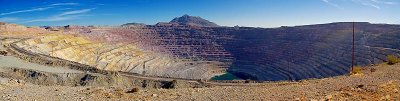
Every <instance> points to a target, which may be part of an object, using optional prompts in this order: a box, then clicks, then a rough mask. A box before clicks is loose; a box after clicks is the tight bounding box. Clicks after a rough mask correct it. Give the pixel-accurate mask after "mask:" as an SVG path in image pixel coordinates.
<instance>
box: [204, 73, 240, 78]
mask: <svg viewBox="0 0 400 101" xmlns="http://www.w3.org/2000/svg"><path fill="white" fill-rule="evenodd" d="M211 80H241V79H240V78H239V77H237V76H235V75H233V74H231V73H225V74H223V75H219V76H214V77H212V78H211Z"/></svg>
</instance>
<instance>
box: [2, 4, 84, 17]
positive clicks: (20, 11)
mask: <svg viewBox="0 0 400 101" xmlns="http://www.w3.org/2000/svg"><path fill="white" fill-rule="evenodd" d="M76 5H79V4H78V3H55V4H50V5H47V6H44V7H38V8H32V9H25V10H17V11H11V12H6V13H0V16H3V15H10V14H17V13H28V12H35V11H45V10H48V9H51V8H55V7H56V6H76Z"/></svg>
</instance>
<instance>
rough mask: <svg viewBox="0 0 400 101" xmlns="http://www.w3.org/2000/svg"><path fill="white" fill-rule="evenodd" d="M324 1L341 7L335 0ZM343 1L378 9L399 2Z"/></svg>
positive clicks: (375, 0)
mask: <svg viewBox="0 0 400 101" xmlns="http://www.w3.org/2000/svg"><path fill="white" fill-rule="evenodd" d="M322 1H323V2H325V3H327V4H329V5H332V6H335V7H336V8H341V7H340V6H339V5H338V4H335V3H332V2H331V1H333V0H322ZM342 1H343V2H353V3H356V4H360V5H364V6H368V7H373V8H376V9H381V7H382V6H387V5H397V2H394V1H392V0H342Z"/></svg>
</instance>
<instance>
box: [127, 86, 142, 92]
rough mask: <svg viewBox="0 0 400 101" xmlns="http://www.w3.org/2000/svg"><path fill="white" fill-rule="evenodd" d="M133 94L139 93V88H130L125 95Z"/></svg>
mask: <svg viewBox="0 0 400 101" xmlns="http://www.w3.org/2000/svg"><path fill="white" fill-rule="evenodd" d="M135 92H139V88H136V87H135V88H132V89H131V90H129V91H127V92H126V93H135Z"/></svg>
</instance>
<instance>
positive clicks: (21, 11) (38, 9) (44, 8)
mask: <svg viewBox="0 0 400 101" xmlns="http://www.w3.org/2000/svg"><path fill="white" fill-rule="evenodd" d="M50 8H54V7H41V8H33V9H25V10H18V11H12V12H7V13H0V15H10V14H16V13H27V12H34V11H44V10H47V9H50Z"/></svg>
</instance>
